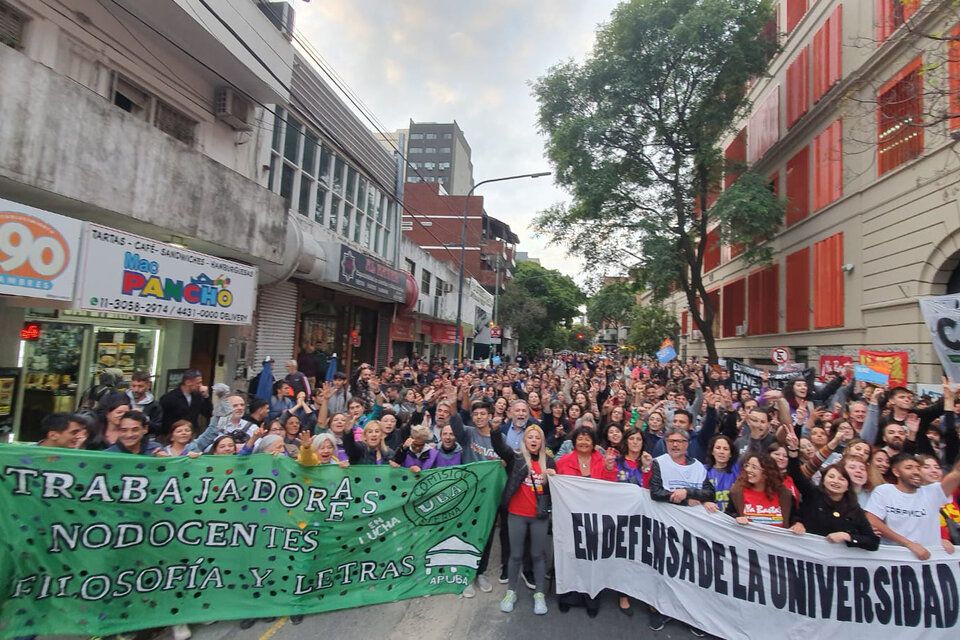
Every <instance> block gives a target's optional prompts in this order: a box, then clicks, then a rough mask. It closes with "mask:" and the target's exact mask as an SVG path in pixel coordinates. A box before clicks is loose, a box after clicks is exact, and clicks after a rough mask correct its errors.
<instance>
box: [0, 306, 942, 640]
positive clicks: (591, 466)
mask: <svg viewBox="0 0 960 640" xmlns="http://www.w3.org/2000/svg"><path fill="white" fill-rule="evenodd" d="M922 307H923V309H924V313H925V314H926V315H925V317H926V318H927V321H928V324H929V326H930V330H931V339H932V340H933V343H934V345H935V347H936V349H937V351H938V353H939V354H940V355H941V359H942V361H943V366H944V370H945V372H946V373H947V374H948V375H946V376H944V377H943V380H942V382H941V384H940V385H939V388H940V391H941V393H940V394H939V395H938V397H936V399H934V398H931V397H929V396H927V395H917V394H916V393H914V392H913V391H912V390H911V389H910V388H909V387H907V386H904V385H903V384H902V381H901V380H899V379H896V377H895V376H901V375H905V372H906V371H907V370H908V369H907V367H908V366H909V364H908V362H907V361H906V359H903V358H902V357H901V354H899V353H897V352H893V351H892V352H889V353H885V352H879V351H877V352H869V353H865V354H861V355H860V356H859V357H858V358H857V361H856V362H854V359H853V358H850V359H849V360H848V361H844V362H841V363H838V364H839V366H835V367H821V368H820V369H819V370H818V369H817V368H816V367H815V366H808V363H793V362H788V363H785V364H784V365H783V366H780V367H777V368H770V367H764V366H760V365H752V364H748V363H746V362H743V361H740V360H733V359H728V360H725V361H723V362H722V363H720V364H719V365H718V364H710V363H707V362H706V361H704V360H702V359H700V358H696V357H693V358H686V359H681V357H680V356H679V355H678V354H677V352H676V350H675V349H674V346H673V344H672V342H671V341H669V340H666V341H665V342H664V344H663V345H662V346H661V349H660V350H659V352H658V353H657V354H656V357H638V356H632V355H626V356H620V355H613V354H609V353H602V354H577V353H572V352H568V353H565V354H563V355H559V354H557V355H553V354H543V355H540V356H534V357H528V356H525V355H518V357H517V358H516V360H515V361H513V362H509V361H507V359H506V358H504V359H503V360H500V361H499V362H494V361H487V362H454V361H444V360H433V361H429V360H427V359H418V358H406V359H403V360H400V361H397V362H395V363H392V364H391V365H390V366H387V367H383V368H382V369H380V370H379V371H375V370H374V369H373V367H371V366H369V365H364V366H362V367H360V368H359V369H358V370H357V371H355V372H354V373H353V375H352V376H351V377H350V378H349V379H347V378H346V376H344V375H343V374H337V375H335V376H331V377H330V378H331V379H330V380H329V381H327V382H324V381H323V380H319V381H317V380H312V381H310V382H311V383H314V385H315V386H314V387H313V388H311V389H310V393H309V394H308V393H305V392H299V393H298V395H296V396H294V395H293V387H294V385H295V384H297V383H299V382H300V380H301V378H302V377H303V374H301V373H299V372H296V371H295V372H293V373H290V374H289V375H288V376H287V377H285V378H280V379H278V380H276V381H275V382H274V383H273V386H272V395H271V396H270V398H269V400H266V401H265V400H262V399H259V398H257V397H249V396H247V394H245V393H243V392H242V391H239V390H231V389H230V388H229V387H227V386H226V385H222V384H214V385H211V386H209V387H208V386H207V385H205V384H204V383H203V380H202V378H201V376H200V375H199V372H196V371H187V372H185V373H184V374H183V375H182V377H181V379H180V381H179V382H180V384H179V387H177V388H176V389H175V392H176V393H179V394H181V395H184V396H186V395H190V396H192V397H193V398H194V399H195V400H196V403H197V407H198V408H199V409H200V414H199V415H200V417H199V420H198V421H197V424H194V422H192V421H191V420H190V419H189V418H188V417H186V415H185V414H183V411H182V408H181V409H180V411H181V414H180V415H177V414H176V413H174V415H164V413H163V412H164V411H172V412H176V411H178V409H177V408H176V406H175V405H173V404H170V403H164V402H163V401H162V400H163V399H161V401H160V402H157V401H154V404H155V405H156V406H151V404H150V403H146V404H144V403H142V402H140V403H138V402H137V401H138V400H139V399H142V397H143V391H144V389H145V388H146V387H147V386H148V385H147V384H144V381H146V380H149V378H148V377H147V376H144V375H141V374H139V373H135V374H134V375H133V376H132V379H131V380H130V381H129V382H127V383H126V384H127V386H128V388H127V389H122V388H120V381H117V382H118V384H117V387H116V388H112V389H106V390H103V392H102V393H101V394H100V395H99V396H98V397H96V398H95V399H92V400H91V404H90V405H89V408H80V409H79V410H78V411H77V412H76V413H54V414H50V415H48V416H46V417H44V418H43V420H42V422H41V425H40V427H41V433H42V434H43V438H42V439H41V440H40V441H39V442H36V443H14V444H8V445H3V446H2V447H0V505H2V509H3V512H4V513H5V514H7V516H6V517H5V518H3V519H2V520H0V534H2V535H0V539H2V541H3V542H2V544H3V545H4V553H3V554H2V555H0V580H2V582H3V592H2V593H3V597H2V598H3V599H2V600H0V637H3V638H30V637H34V636H38V635H47V634H76V633H83V634H90V635H91V636H106V635H111V634H113V635H114V636H115V637H116V638H125V637H132V636H131V634H132V633H133V632H136V631H138V630H142V629H149V628H153V629H162V628H164V627H170V628H172V630H173V633H174V636H175V637H177V638H186V637H189V636H190V634H191V630H190V625H194V624H198V623H204V622H210V621H231V620H235V621H237V622H236V624H238V625H239V626H240V628H249V627H250V626H251V625H252V624H254V623H255V622H256V620H258V619H271V618H274V617H277V616H289V617H290V622H291V623H293V624H302V623H304V622H309V617H308V616H310V615H311V614H317V613H322V612H326V611H333V610H339V609H345V608H352V607H358V606H364V605H370V604H376V603H383V602H391V601H395V600H402V599H405V598H413V597H417V596H422V595H430V594H456V595H459V596H461V597H464V598H476V597H477V595H478V592H479V593H490V592H491V591H492V590H493V588H494V586H493V585H494V583H495V582H497V581H499V582H500V583H501V584H503V585H505V589H506V592H505V594H504V595H503V597H502V598H501V599H500V602H499V606H497V605H494V609H495V610H497V612H498V613H497V615H528V614H530V615H544V614H547V613H548V612H552V611H553V610H555V611H556V614H560V615H562V614H568V615H575V613H574V612H573V610H574V609H576V610H585V612H586V615H588V616H590V617H594V616H596V615H597V612H598V609H599V607H600V598H599V595H600V594H601V593H602V592H603V591H605V590H609V591H612V592H613V593H615V594H617V597H618V598H619V601H618V606H619V607H620V608H621V610H622V611H623V612H624V613H626V614H627V615H631V616H632V615H634V612H635V611H637V612H639V613H640V619H641V620H642V621H644V622H645V623H646V624H647V626H649V628H650V629H651V630H653V631H658V630H660V629H663V628H664V627H665V626H666V625H667V624H671V625H681V626H683V627H687V628H689V630H690V632H691V633H693V634H694V635H704V634H711V635H714V636H717V637H721V638H751V637H758V636H761V635H763V634H765V633H766V632H767V630H769V629H771V628H777V629H780V630H782V632H783V634H784V635H788V636H794V635H799V634H801V633H804V632H805V631H806V630H809V629H811V628H816V629H817V633H818V635H819V636H820V637H830V638H841V637H844V636H845V635H847V634H850V633H851V632H852V633H861V632H866V631H872V632H880V633H886V634H894V633H896V634H897V636H898V637H917V638H919V637H947V635H948V634H955V633H956V627H957V618H958V615H960V564H958V562H957V559H956V558H957V556H956V555H955V546H954V545H956V544H958V543H960V505H958V496H960V467H958V464H957V462H958V453H960V437H958V432H957V414H958V413H960V404H958V403H957V402H956V400H957V396H958V393H960V386H958V385H957V384H956V383H955V382H954V379H953V376H954V375H956V374H958V373H960V371H957V366H958V365H957V364H956V362H955V360H960V358H958V357H957V355H960V342H958V341H957V340H955V339H954V338H953V331H954V328H955V326H956V323H957V322H960V312H958V311H957V306H956V305H955V304H954V303H953V302H952V301H951V300H930V301H924V302H923V303H922ZM891 362H896V368H894V367H893V366H891V364H890V363H891ZM138 393H139V394H140V395H139V397H138V395H137V394H138ZM494 540H497V541H498V543H499V557H498V558H492V557H491V556H493V555H494V553H493V551H494V549H493V542H494ZM521 586H525V587H528V588H521ZM528 591H532V592H533V594H532V597H530V596H529V595H528ZM473 602H475V603H476V604H477V606H489V605H485V604H483V603H484V600H483V599H482V598H477V599H476V600H474V601H473ZM811 625H813V626H811Z"/></svg>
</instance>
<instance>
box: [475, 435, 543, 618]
mask: <svg viewBox="0 0 960 640" xmlns="http://www.w3.org/2000/svg"><path fill="white" fill-rule="evenodd" d="M490 444H491V446H492V447H493V450H494V451H496V452H497V455H498V456H500V458H501V459H502V460H503V461H504V462H505V463H506V466H507V484H506V486H505V487H504V489H503V495H502V497H501V499H500V505H501V507H502V508H506V510H507V523H506V524H507V529H508V533H509V536H510V537H509V540H510V563H509V566H508V569H507V575H508V585H507V594H506V596H504V598H503V600H502V601H501V602H500V610H501V611H503V612H504V613H510V612H511V611H513V607H514V605H515V604H516V602H517V583H518V582H519V580H520V565H521V564H522V562H523V544H524V540H525V539H526V537H527V534H528V533H529V535H530V555H531V557H532V558H533V576H534V583H535V585H536V587H535V589H536V590H535V593H534V594H533V612H534V613H535V614H537V615H543V614H545V613H546V612H547V601H546V596H545V595H544V590H545V587H546V573H547V571H546V568H547V554H546V549H547V529H548V528H549V517H550V511H549V499H550V491H549V486H548V484H547V476H548V475H553V474H555V473H556V465H555V463H554V461H553V458H552V457H551V456H550V455H549V454H548V453H547V450H546V439H545V438H544V437H543V430H542V429H541V428H540V426H539V425H536V424H531V425H530V426H528V427H527V428H526V429H524V431H523V440H522V444H521V447H520V453H517V452H515V451H514V450H513V449H511V448H510V447H509V446H508V445H507V443H506V442H504V439H503V434H502V433H501V432H500V425H496V426H494V427H493V428H492V429H491V431H490ZM501 526H503V524H502V523H501Z"/></svg>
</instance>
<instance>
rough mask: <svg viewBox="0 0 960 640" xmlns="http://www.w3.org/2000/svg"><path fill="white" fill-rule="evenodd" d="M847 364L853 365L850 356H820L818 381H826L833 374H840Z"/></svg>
mask: <svg viewBox="0 0 960 640" xmlns="http://www.w3.org/2000/svg"><path fill="white" fill-rule="evenodd" d="M848 364H853V358H851V357H850V356H820V374H819V375H820V379H821V380H827V379H828V378H829V377H830V376H832V375H834V374H835V373H841V372H842V371H843V368H844V367H845V366H847V365H848Z"/></svg>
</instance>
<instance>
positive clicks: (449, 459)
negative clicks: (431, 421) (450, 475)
mask: <svg viewBox="0 0 960 640" xmlns="http://www.w3.org/2000/svg"><path fill="white" fill-rule="evenodd" d="M436 451H437V462H436V464H435V465H434V466H436V467H453V466H456V465H458V464H463V447H461V446H460V443H458V442H457V435H456V434H455V433H454V432H453V427H452V426H450V425H449V424H446V425H444V426H443V428H442V429H440V446H438V447H437V449H436Z"/></svg>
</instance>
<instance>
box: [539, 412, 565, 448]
mask: <svg viewBox="0 0 960 640" xmlns="http://www.w3.org/2000/svg"><path fill="white" fill-rule="evenodd" d="M564 409H565V407H564V406H563V403H562V402H559V401H557V400H554V401H553V402H551V403H550V408H549V410H548V411H544V412H543V420H542V421H541V423H540V428H541V429H543V434H544V435H545V436H546V437H547V449H549V450H550V451H553V452H554V453H556V452H557V451H559V449H560V446H561V445H562V444H563V442H564V441H565V440H566V439H567V438H568V437H570V431H571V426H570V421H569V420H568V419H567V418H566V416H564V415H563V413H564Z"/></svg>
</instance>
